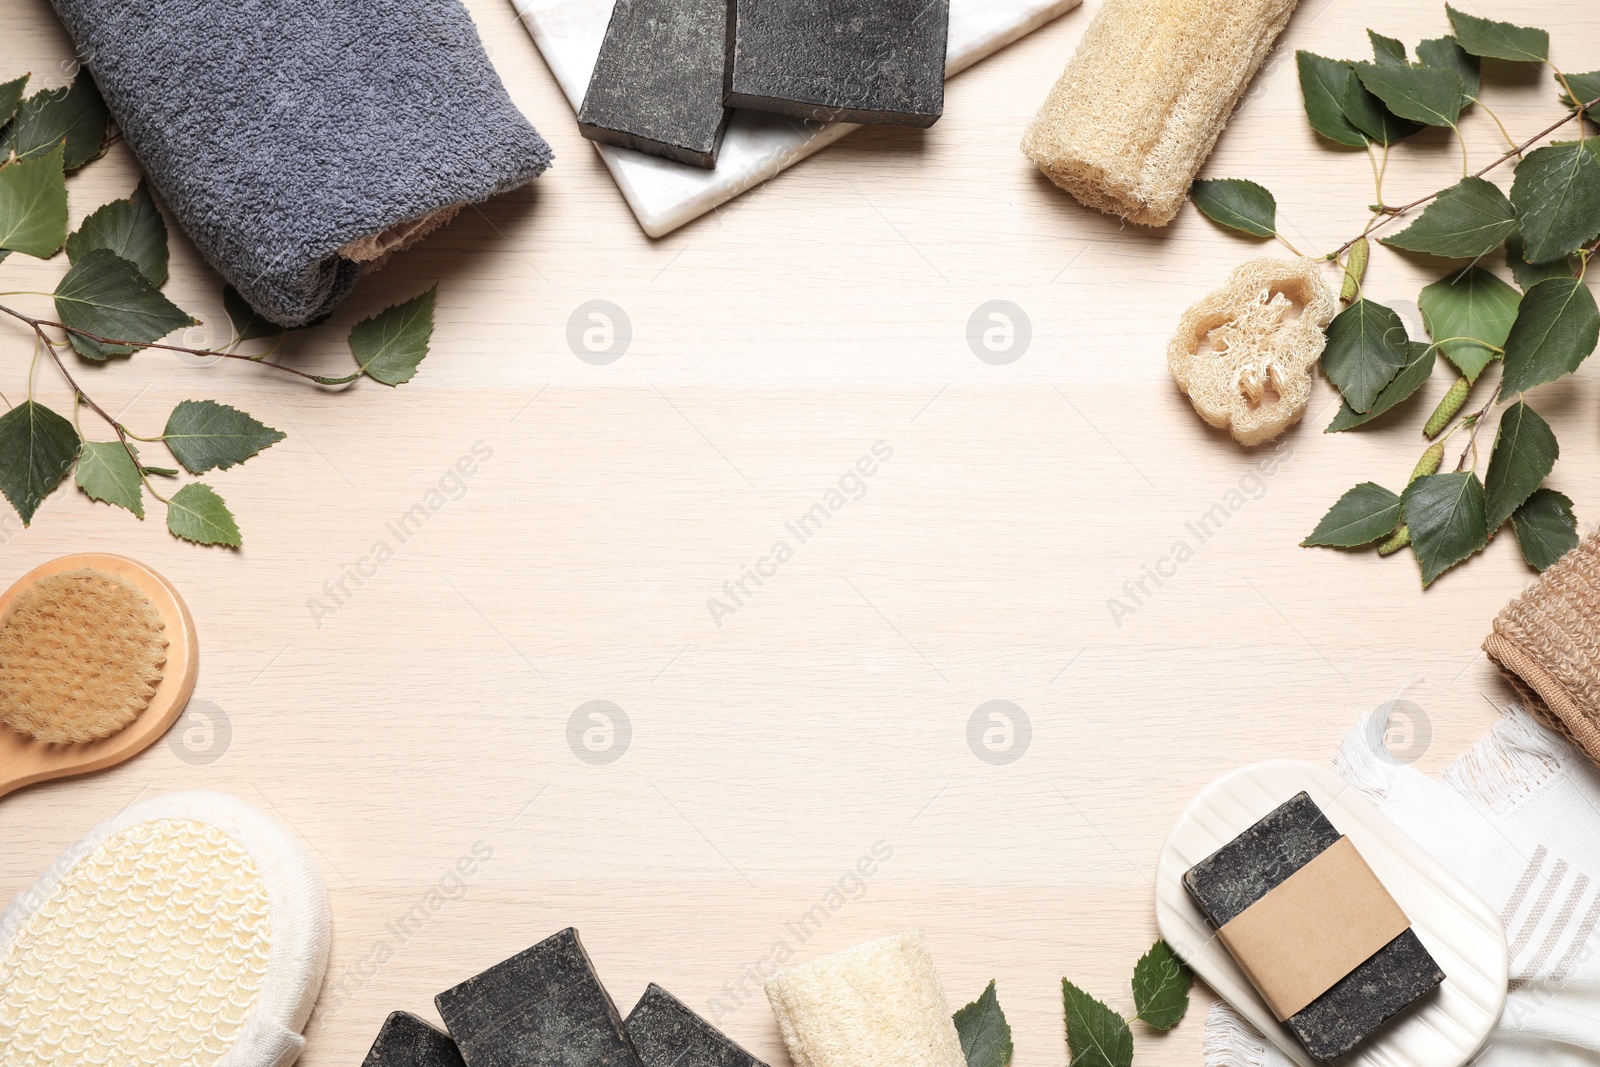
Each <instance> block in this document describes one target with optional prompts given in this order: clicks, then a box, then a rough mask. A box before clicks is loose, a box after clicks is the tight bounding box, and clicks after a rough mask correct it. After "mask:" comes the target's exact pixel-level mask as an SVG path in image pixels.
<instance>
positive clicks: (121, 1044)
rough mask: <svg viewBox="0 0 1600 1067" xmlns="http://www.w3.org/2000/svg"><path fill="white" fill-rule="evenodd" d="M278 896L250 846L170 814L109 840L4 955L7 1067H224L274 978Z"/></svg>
mask: <svg viewBox="0 0 1600 1067" xmlns="http://www.w3.org/2000/svg"><path fill="white" fill-rule="evenodd" d="M271 949H272V924H271V922H270V919H269V915H268V890H267V884H266V882H265V880H264V879H263V877H262V873H261V871H260V870H259V869H258V867H257V866H256V864H255V862H254V861H253V860H252V859H251V858H250V855H249V853H248V852H246V850H245V848H244V847H243V846H242V845H241V844H240V843H239V842H238V841H236V840H234V839H233V838H232V837H230V836H228V835H227V834H226V833H224V832H223V831H222V830H221V829H219V828H218V827H216V826H212V825H209V824H206V823H202V822H197V821H192V820H182V819H163V820H159V821H154V822H143V823H138V824H136V825H133V826H130V827H128V828H126V829H124V830H122V831H120V832H118V833H115V834H113V835H112V836H110V837H108V838H106V839H105V840H104V841H102V842H100V844H99V845H98V846H96V847H95V848H94V849H93V851H92V852H91V853H90V854H89V855H87V856H86V857H84V858H83V859H82V860H81V861H80V862H79V863H78V864H77V865H76V866H74V867H73V868H72V869H71V871H70V872H69V873H68V874H67V875H66V876H65V877H64V878H62V879H61V880H60V881H59V882H57V883H56V884H55V885H54V886H53V887H51V889H50V891H49V892H48V894H47V895H46V897H45V898H44V900H42V901H41V902H40V903H39V906H38V908H37V910H35V911H34V912H33V914H32V915H31V916H29V917H28V919H27V921H26V922H25V923H24V924H23V925H22V927H21V928H20V929H19V930H18V931H17V932H16V934H15V936H14V937H13V938H12V939H11V942H10V945H9V946H8V948H7V951H6V953H5V956H4V958H3V959H0V1064H4V1065H5V1067H22V1065H27V1067H89V1065H99V1064H105V1065H108V1067H111V1065H115V1067H145V1065H149V1067H157V1065H159V1067H202V1065H205V1067H212V1065H215V1064H216V1063H217V1062H218V1060H219V1059H221V1057H222V1056H223V1055H225V1054H226V1053H227V1052H228V1051H229V1050H230V1049H231V1047H232V1046H233V1044H234V1042H235V1040H236V1039H237V1038H238V1036H239V1034H240V1031H241V1030H242V1028H243V1027H244V1024H245V1021H246V1018H247V1017H248V1016H249V1014H250V1012H251V1011H252V1009H253V1008H254V1007H255V1004H256V1001H257V999H258V997H259V995H260V993H261V989H262V986H263V983H264V982H265V980H266V976H267V970H268V960H269V957H270V954H271Z"/></svg>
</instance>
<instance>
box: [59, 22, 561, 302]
mask: <svg viewBox="0 0 1600 1067" xmlns="http://www.w3.org/2000/svg"><path fill="white" fill-rule="evenodd" d="M53 2H54V4H55V7H56V11H57V13H58V14H60V16H61V20H62V22H64V23H65V24H66V26H67V31H68V32H69V33H70V34H71V35H72V39H73V41H74V43H75V44H76V45H77V48H78V53H79V56H80V58H81V59H82V60H83V62H84V63H86V64H87V65H88V67H89V69H90V71H91V72H92V73H93V74H94V76H95V80H96V81H97V82H98V83H99V86H100V91H101V93H102V95H104V97H105V100H106V105H107V106H108V107H109V108H110V111H111V114H112V116H113V117H114V118H115V119H116V120H117V125H118V126H119V127H120V128H121V130H122V134H123V137H124V138H125V139H126V140H127V142H128V146H129V147H130V148H132V149H133V153H134V155H136V156H137V157H138V159H139V162H140V164H142V165H143V167H144V169H145V172H146V174H147V175H148V176H149V178H150V183H151V185H152V186H154V187H155V189H156V191H157V192H159V193H160V194H161V196H162V199H164V200H165V201H166V203H167V206H168V207H169V208H170V209H171V211H172V214H173V215H174V217H175V218H176V219H177V221H178V223H179V225H181V226H182V227H183V229H184V231H185V232H186V233H188V235H189V237H190V239H191V240H193V241H194V243H195V246H196V247H197V248H199V249H200V252H201V254H203V255H204V256H205V257H206V259H207V260H208V261H209V262H210V263H211V265H212V266H213V267H215V268H216V269H217V271H218V272H219V273H220V274H221V275H222V276H223V277H224V278H226V279H227V280H228V281H229V282H231V283H232V284H233V286H234V288H236V289H238V290H239V292H240V293H241V294H242V295H243V296H244V298H245V299H246V300H247V301H249V303H250V304H251V306H252V307H254V308H255V309H256V310H257V311H258V312H260V313H261V314H263V315H266V316H267V317H269V318H271V319H273V320H275V321H277V322H280V323H282V324H284V325H289V326H296V325H301V324H304V323H307V322H310V321H311V320H313V319H316V318H317V317H319V316H321V315H324V314H326V313H327V312H328V311H329V310H331V309H332V308H333V307H334V305H336V304H337V303H338V302H339V301H340V300H342V299H343V298H344V296H345V295H346V294H347V293H349V291H350V289H351V287H352V286H353V285H355V283H356V280H357V279H358V278H360V276H361V273H362V271H363V269H365V267H366V266H367V265H370V264H373V263H376V262H378V261H381V260H382V259H383V258H384V257H385V256H386V255H388V254H389V253H390V252H393V251H395V250H397V249H398V248H400V247H403V246H404V245H405V244H407V243H409V242H410V241H413V240H415V239H416V238H418V237H420V236H421V235H422V234H423V233H426V232H427V231H428V230H431V229H432V228H433V227H434V226H437V225H439V224H440V223H442V222H444V221H446V220H447V219H448V218H449V217H450V216H451V215H453V214H454V213H455V211H457V210H458V209H459V208H460V207H461V206H462V205H464V204H469V203H474V202H477V201H481V200H484V199H487V198H488V197H490V196H493V195H494V194H496V193H500V192H503V191H505V190H507V189H511V188H513V187H515V186H518V185H521V184H522V183H524V182H526V181H528V180H529V179H531V178H533V177H535V176H536V175H538V174H540V173H541V172H543V171H544V169H545V168H546V167H548V166H549V165H550V146H549V145H547V144H546V143H545V142H544V139H543V138H541V137H540V136H539V134H538V132H537V131H535V130H534V128H533V127H532V126H531V125H529V123H528V120H527V119H525V118H524V117H523V116H522V113H521V112H519V111H518V110H517V108H516V106H515V105H514V104H512V102H511V98H510V97H509V96H508V95H507V94H506V90H505V86H504V85H502V84H501V82H500V78H499V76H498V75H497V74H496V73H495V70H494V67H493V66H492V65H491V64H490V63H489V57H488V56H487V55H485V54H484V50H483V45H482V43H481V42H480V41H479V40H478V34H477V30H476V28H475V27H474V26H473V23H472V19H471V17H470V16H468V14H467V12H466V10H465V9H464V8H463V7H462V6H461V4H460V3H459V2H458V0H53Z"/></svg>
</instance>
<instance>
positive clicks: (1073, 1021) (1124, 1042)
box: [1061, 978, 1133, 1067]
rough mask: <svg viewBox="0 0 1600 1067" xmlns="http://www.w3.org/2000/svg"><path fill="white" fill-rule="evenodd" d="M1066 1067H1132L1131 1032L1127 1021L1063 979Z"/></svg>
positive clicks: (1062, 996) (1062, 995)
mask: <svg viewBox="0 0 1600 1067" xmlns="http://www.w3.org/2000/svg"><path fill="white" fill-rule="evenodd" d="M1061 998H1062V1000H1063V1002H1064V1003H1065V1006H1066V1016H1067V1051H1068V1052H1069V1053H1070V1054H1071V1059H1070V1060H1069V1061H1068V1067H1132V1064H1133V1032H1132V1031H1131V1030H1129V1029H1128V1023H1127V1020H1125V1019H1124V1018H1123V1017H1122V1016H1120V1015H1118V1014H1117V1013H1116V1012H1114V1011H1112V1010H1111V1009H1110V1008H1108V1007H1106V1006H1105V1005H1104V1004H1102V1003H1100V1001H1098V1000H1096V999H1094V998H1093V997H1091V996H1090V995H1089V994H1087V993H1085V992H1084V991H1083V990H1081V989H1079V988H1078V987H1077V986H1075V985H1073V984H1072V983H1071V982H1069V981H1067V980H1066V979H1065V978H1063V979H1062V980H1061Z"/></svg>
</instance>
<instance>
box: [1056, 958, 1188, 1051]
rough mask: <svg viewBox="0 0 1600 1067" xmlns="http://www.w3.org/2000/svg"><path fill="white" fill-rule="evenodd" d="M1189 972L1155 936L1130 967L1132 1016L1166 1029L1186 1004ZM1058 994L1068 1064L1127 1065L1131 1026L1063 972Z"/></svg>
mask: <svg viewBox="0 0 1600 1067" xmlns="http://www.w3.org/2000/svg"><path fill="white" fill-rule="evenodd" d="M1193 981H1194V974H1193V973H1192V972H1191V971H1190V970H1189V968H1188V965H1186V964H1185V963H1184V962H1183V961H1182V960H1181V959H1179V958H1178V955H1177V953H1175V952H1173V951H1172V948H1171V946H1170V945H1168V944H1167V943H1166V942H1165V941H1157V942H1156V943H1155V944H1154V945H1152V946H1150V951H1149V952H1146V953H1145V954H1144V955H1143V956H1141V957H1139V962H1138V963H1137V964H1135V965H1134V968H1133V1006H1134V1012H1135V1014H1134V1016H1133V1019H1134V1020H1139V1021H1142V1022H1144V1023H1145V1024H1146V1025H1147V1026H1150V1027H1152V1028H1153V1029H1156V1030H1170V1029H1172V1028H1173V1027H1174V1026H1177V1025H1178V1020H1180V1019H1182V1018H1183V1016H1184V1013H1185V1012H1187V1011H1188V1010H1189V986H1190V984H1191V983H1192V982H1193ZM1061 997H1062V1002H1063V1006H1064V1008H1065V1011H1066V1017H1067V1051H1068V1052H1069V1053H1070V1054H1071V1057H1072V1061H1071V1062H1072V1067H1131V1064H1132V1063H1133V1030H1132V1029H1131V1028H1130V1027H1129V1025H1128V1024H1129V1023H1130V1022H1131V1021H1133V1020H1129V1019H1124V1018H1123V1017H1122V1016H1121V1015H1119V1014H1117V1013H1116V1012H1115V1011H1112V1010H1111V1009H1110V1008H1109V1007H1107V1006H1106V1005H1105V1004H1104V1003H1102V1002H1101V1001H1098V1000H1096V999H1095V998H1094V997H1092V996H1090V995H1089V994H1088V993H1085V992H1084V991H1083V990H1082V989H1079V988H1078V987H1077V986H1075V985H1073V984H1072V983H1071V982H1069V981H1067V980H1066V979H1065V978H1063V979H1062V980H1061Z"/></svg>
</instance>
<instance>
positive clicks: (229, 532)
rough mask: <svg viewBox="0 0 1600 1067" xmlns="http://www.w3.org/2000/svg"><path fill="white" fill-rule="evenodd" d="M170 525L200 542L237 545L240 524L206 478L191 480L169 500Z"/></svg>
mask: <svg viewBox="0 0 1600 1067" xmlns="http://www.w3.org/2000/svg"><path fill="white" fill-rule="evenodd" d="M167 529H168V530H171V531H172V533H173V536H175V537H181V538H183V539H184V540H185V541H193V542H194V543H195V544H197V545H227V546H228V547H229V548H238V547H239V544H240V538H239V525H238V523H236V522H234V520H233V513H232V512H230V511H229V510H228V505H227V504H225V503H223V501H222V498H221V497H220V496H218V495H217V494H216V491H215V490H213V489H212V488H211V487H210V486H209V485H206V484H205V483H204V482H190V483H189V484H188V485H186V486H184V487H183V488H182V489H179V490H178V491H177V492H176V493H173V494H172V499H171V500H169V501H167Z"/></svg>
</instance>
